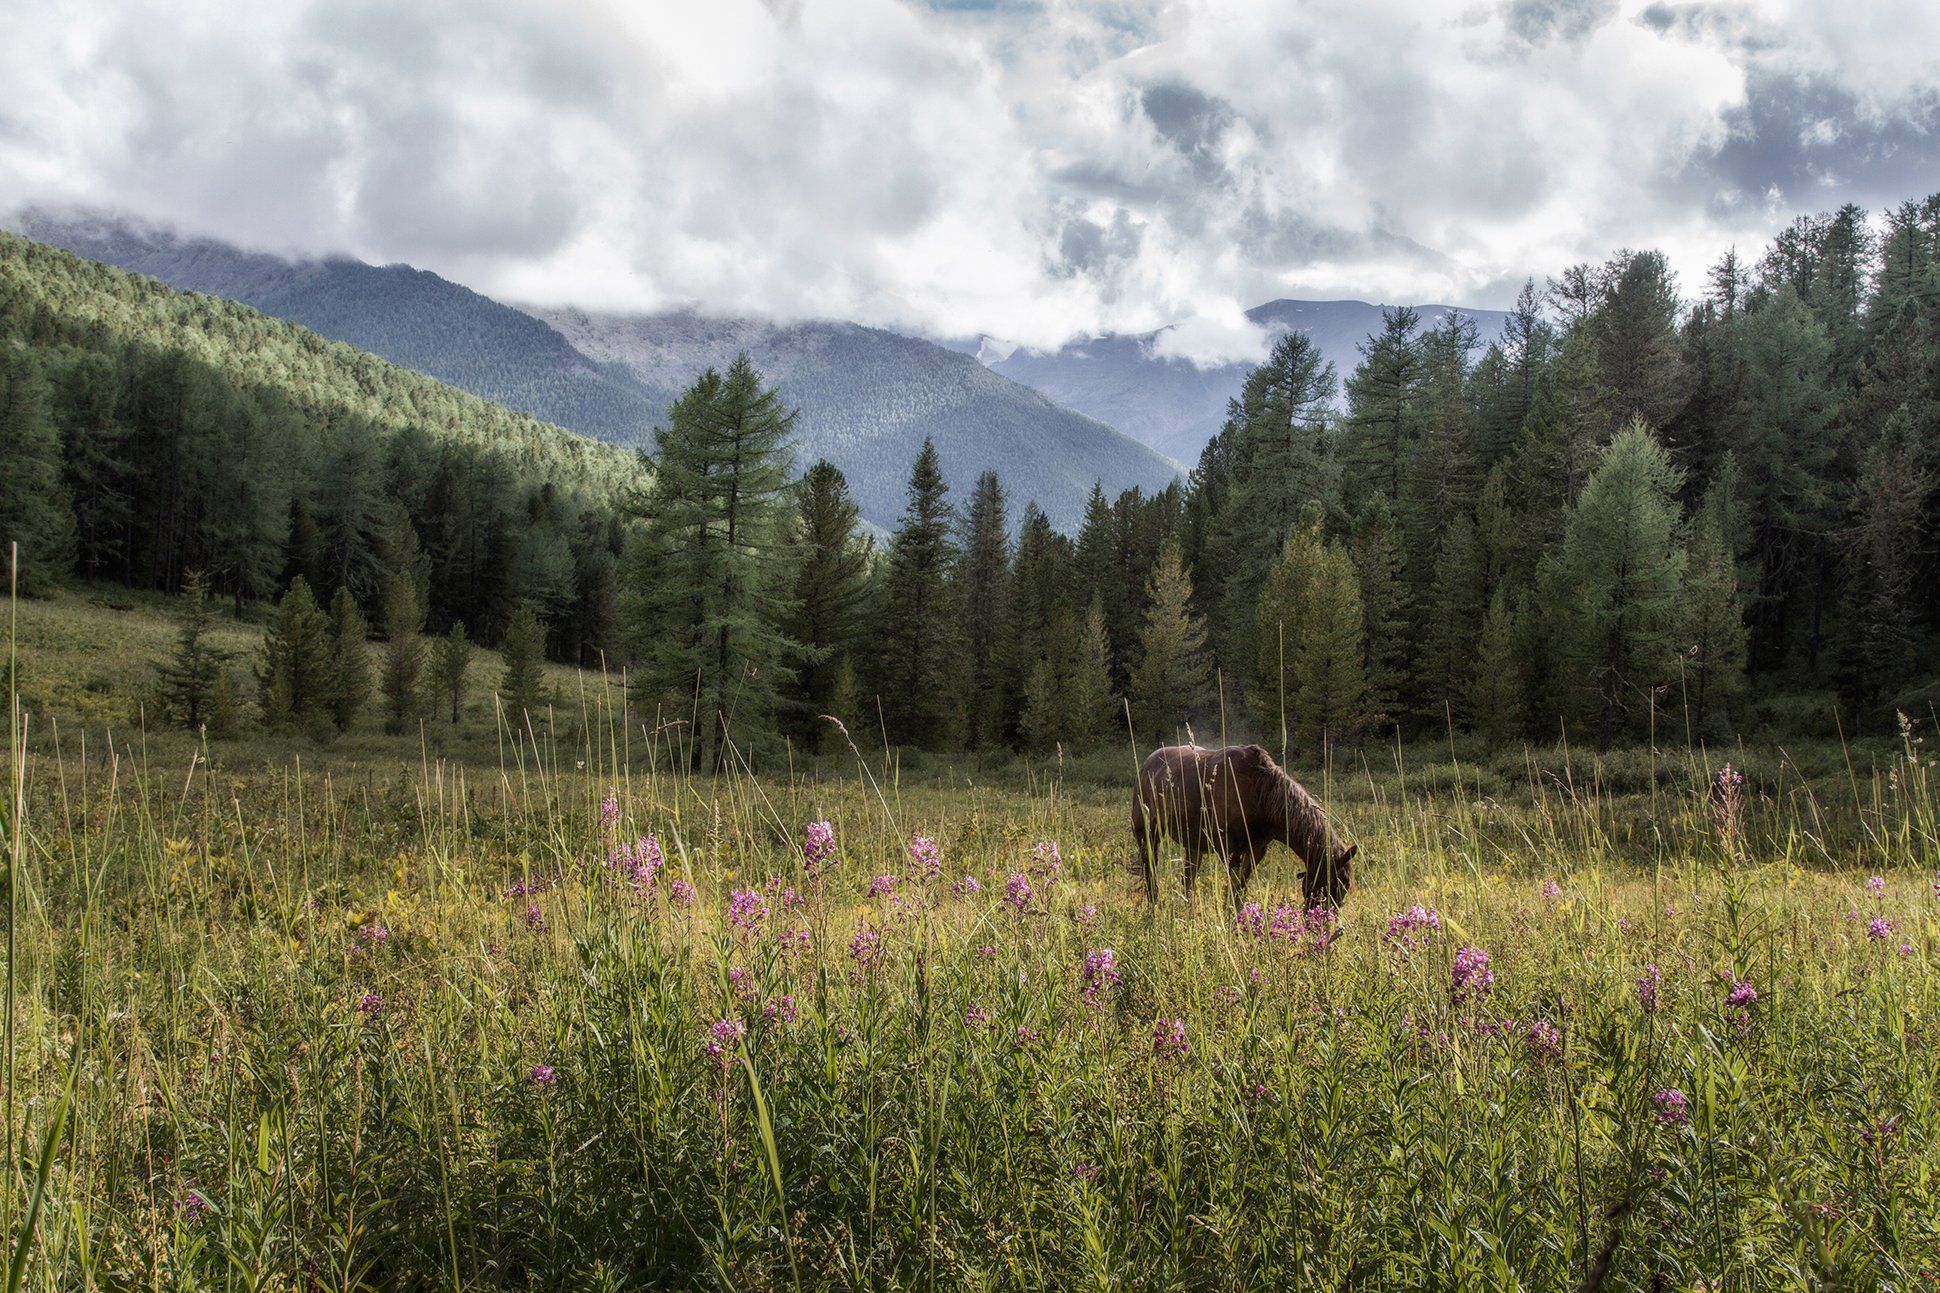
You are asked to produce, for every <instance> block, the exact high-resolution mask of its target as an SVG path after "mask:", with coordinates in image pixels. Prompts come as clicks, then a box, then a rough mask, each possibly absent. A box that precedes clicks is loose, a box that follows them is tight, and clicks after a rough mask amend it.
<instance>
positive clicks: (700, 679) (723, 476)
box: [630, 354, 803, 771]
mask: <svg viewBox="0 0 1940 1293" xmlns="http://www.w3.org/2000/svg"><path fill="white" fill-rule="evenodd" d="M794 423H795V414H794V412H792V411H790V410H787V409H785V408H784V407H783V405H782V401H781V396H780V395H779V394H778V393H777V392H776V391H775V390H774V388H772V387H768V386H765V385H763V382H762V377H761V374H760V373H759V372H757V371H756V370H755V367H754V365H753V363H752V362H750V361H749V359H748V357H747V355H746V354H742V355H741V356H739V357H738V358H737V359H736V360H735V361H734V363H733V364H732V365H730V366H729V368H728V370H727V372H726V373H725V374H721V373H717V372H715V371H714V370H712V369H709V370H708V371H707V372H706V373H703V374H702V375H701V377H700V378H699V379H698V380H697V381H696V382H695V383H694V385H693V386H691V387H689V388H688V390H687V391H686V392H685V393H684V394H682V396H681V397H680V398H679V399H678V400H676V401H675V402H674V405H673V408H672V409H671V410H670V412H669V414H668V420H667V425H666V426H664V427H662V428H660V429H659V430H657V431H656V432H655V433H654V443H655V452H654V481H653V485H652V487H651V488H650V489H649V490H648V491H647V492H646V494H645V497H644V498H643V499H642V500H641V507H640V514H641V516H642V519H643V521H644V522H645V524H644V527H643V530H644V533H643V535H642V539H641V542H640V543H639V544H638V545H637V546H636V548H635V549H634V553H635V560H634V563H633V570H632V577H631V582H632V591H633V596H632V599H631V608H632V613H631V616H630V636H631V638H632V642H633V647H634V651H635V654H636V656H637V657H638V659H639V662H640V663H639V669H638V671H637V672H636V674H635V677H636V679H637V684H638V688H639V693H640V697H641V701H642V703H643V704H645V705H648V706H649V707H653V706H664V707H667V708H668V709H669V711H670V712H674V713H682V714H685V713H689V712H697V713H698V715H699V727H698V730H697V731H696V732H695V733H694V740H693V742H692V744H691V747H690V749H691V751H692V755H691V757H692V759H693V761H694V764H695V766H696V768H699V767H702V766H708V767H712V768H713V769H714V770H715V771H719V770H720V769H722V768H724V767H726V766H727V759H728V747H729V743H730V742H731V741H734V742H740V743H743V744H748V743H753V742H757V741H759V740H761V739H762V738H763V737H764V735H766V734H767V733H768V732H769V731H770V730H771V724H772V720H773V716H774V714H775V712H776V710H777V709H778V708H779V704H780V694H781V692H782V690H783V689H784V688H785V687H786V686H788V685H789V684H790V683H791V682H792V680H793V675H794V669H793V662H794V661H795V660H796V659H798V658H799V657H800V656H801V655H802V654H803V651H802V648H801V646H800V644H798V643H796V642H793V641H791V640H790V639H789V638H788V636H787V634H786V633H785V631H784V630H783V629H782V627H781V626H782V625H784V624H785V623H786V622H787V620H788V617H789V615H790V613H791V611H792V603H793V596H792V590H791V588H790V586H789V582H788V575H789V574H790V571H789V569H788V566H787V563H786V561H785V559H784V558H785V554H786V548H787V540H788V533H789V529H790V526H791V523H792V521H793V516H794V512H795V510H796V509H795V506H794V498H793V496H792V495H791V493H790V485H789V480H788V471H789V444H790V437H791V436H792V434H793V427H794Z"/></svg>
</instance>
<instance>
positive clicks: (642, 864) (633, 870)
mask: <svg viewBox="0 0 1940 1293" xmlns="http://www.w3.org/2000/svg"><path fill="white" fill-rule="evenodd" d="M665 863H666V858H665V857H663V856H662V855H661V852H660V840H659V839H658V838H657V837H655V836H652V835H648V836H646V837H645V838H643V839H642V840H640V842H639V843H637V844H635V845H634V846H633V853H632V855H631V856H630V857H629V858H628V859H627V872H628V873H629V874H630V875H632V877H633V884H634V887H635V888H639V889H651V888H653V881H654V877H655V876H657V875H659V874H660V868H661V867H662V866H663V865H664V864H665Z"/></svg>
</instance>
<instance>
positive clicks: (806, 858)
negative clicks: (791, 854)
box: [802, 822, 835, 867]
mask: <svg viewBox="0 0 1940 1293" xmlns="http://www.w3.org/2000/svg"><path fill="white" fill-rule="evenodd" d="M802 834H803V838H802V861H803V862H805V863H806V864H808V865H809V866H811V867H818V866H820V865H822V863H824V862H826V861H828V860H829V859H830V858H831V857H833V856H834V855H835V828H834V827H833V826H831V825H829V824H828V823H827V822H810V823H809V824H808V829H807V830H806V831H804V832H803V833H802Z"/></svg>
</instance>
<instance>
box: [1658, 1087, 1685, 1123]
mask: <svg viewBox="0 0 1940 1293" xmlns="http://www.w3.org/2000/svg"><path fill="white" fill-rule="evenodd" d="M1651 1100H1652V1101H1653V1102H1654V1103H1655V1104H1656V1105H1657V1121H1658V1122H1661V1123H1663V1124H1664V1125H1665V1126H1667V1127H1681V1126H1683V1125H1684V1124H1685V1123H1687V1122H1689V1121H1690V1120H1691V1102H1690V1101H1689V1100H1687V1099H1685V1098H1684V1093H1683V1092H1682V1091H1680V1090H1678V1089H1677V1088H1676V1087H1674V1086H1667V1087H1665V1088H1664V1089H1663V1090H1662V1091H1659V1092H1658V1093H1657V1094H1656V1095H1654V1096H1652V1097H1651Z"/></svg>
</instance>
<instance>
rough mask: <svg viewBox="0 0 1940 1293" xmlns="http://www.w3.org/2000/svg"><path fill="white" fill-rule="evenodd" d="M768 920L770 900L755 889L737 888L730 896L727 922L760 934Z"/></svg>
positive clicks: (735, 926)
mask: <svg viewBox="0 0 1940 1293" xmlns="http://www.w3.org/2000/svg"><path fill="white" fill-rule="evenodd" d="M767 920H768V900H767V899H766V898H763V897H762V896H761V895H760V894H759V893H758V892H756V891H755V890H753V889H736V890H735V891H734V892H733V893H732V894H730V895H729V896H728V905H727V923H728V924H729V926H731V927H732V928H735V929H741V930H746V931H747V932H748V933H750V934H759V933H760V932H761V927H762V925H763V924H765V923H766V922H767Z"/></svg>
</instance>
